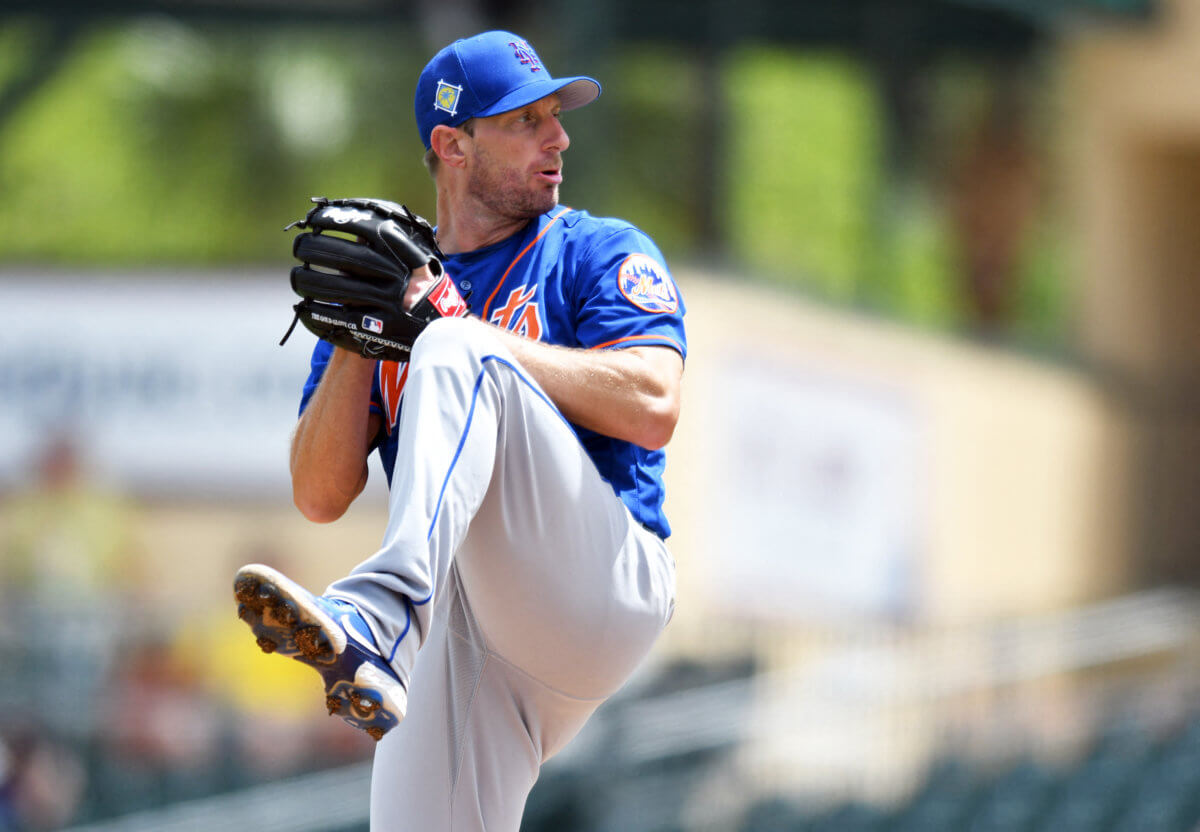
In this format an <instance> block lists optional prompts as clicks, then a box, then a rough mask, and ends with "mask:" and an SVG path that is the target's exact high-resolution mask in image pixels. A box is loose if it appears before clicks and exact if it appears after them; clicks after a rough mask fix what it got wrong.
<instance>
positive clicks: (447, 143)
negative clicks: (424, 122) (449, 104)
mask: <svg viewBox="0 0 1200 832" xmlns="http://www.w3.org/2000/svg"><path fill="white" fill-rule="evenodd" d="M470 140H471V137H470V135H468V134H467V132H466V131H465V130H460V129H459V128H457V127H448V126H446V125H445V124H439V125H437V126H435V127H434V128H433V132H432V133H431V134H430V136H429V144H430V147H431V149H432V150H433V152H434V153H436V154H437V156H438V159H440V160H441V162H442V164H443V165H449V166H450V167H452V168H461V167H463V166H464V165H465V164H466V161H467V153H466V148H465V147H464V144H465V143H466V142H469V141H470Z"/></svg>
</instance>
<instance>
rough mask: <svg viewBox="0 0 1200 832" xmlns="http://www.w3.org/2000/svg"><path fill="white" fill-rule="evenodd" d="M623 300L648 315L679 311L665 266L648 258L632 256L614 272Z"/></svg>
mask: <svg viewBox="0 0 1200 832" xmlns="http://www.w3.org/2000/svg"><path fill="white" fill-rule="evenodd" d="M617 283H618V285H619V287H620V289H621V294H622V295H624V296H625V299H626V300H628V301H629V302H630V303H632V304H633V305H634V306H636V307H637V308H638V309H644V310H645V311H647V312H655V313H670V312H674V311H676V310H677V309H679V291H678V290H677V289H676V288H675V281H674V280H672V279H671V275H670V274H668V273H667V268H666V266H664V265H662V264H661V263H659V262H658V261H657V260H655V259H654V258H653V257H650V256H649V255H647V254H631V255H629V256H628V257H626V258H625V262H624V263H622V264H621V268H620V269H619V270H618V271H617Z"/></svg>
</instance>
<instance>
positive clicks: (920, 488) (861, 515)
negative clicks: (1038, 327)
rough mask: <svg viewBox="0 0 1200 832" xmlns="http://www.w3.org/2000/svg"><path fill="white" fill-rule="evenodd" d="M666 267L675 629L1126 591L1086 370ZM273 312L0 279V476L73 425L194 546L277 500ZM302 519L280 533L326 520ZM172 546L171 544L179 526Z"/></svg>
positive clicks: (295, 366) (1116, 443) (209, 298)
mask: <svg viewBox="0 0 1200 832" xmlns="http://www.w3.org/2000/svg"><path fill="white" fill-rule="evenodd" d="M678 278H679V283H680V285H681V289H682V292H683V295H684V298H685V301H686V303H687V307H688V331H689V345H690V354H689V359H688V363H687V369H686V371H685V376H684V405H683V414H682V418H681V421H680V424H679V427H678V429H677V431H676V434H675V437H674V439H673V440H672V443H671V446H670V448H669V453H668V468H667V492H668V496H667V506H666V508H667V514H668V517H669V518H670V520H671V523H672V525H673V527H674V529H675V535H674V536H673V537H672V540H671V545H672V549H673V551H674V552H675V554H676V558H677V560H678V561H679V562H680V566H681V568H680V571H679V575H680V593H681V594H680V601H681V603H680V606H679V610H678V612H677V623H678V624H681V625H683V626H676V627H673V628H672V630H671V633H672V637H677V638H680V639H683V640H686V639H687V638H688V632H689V628H688V627H687V626H686V624H684V622H686V621H687V620H688V619H689V618H690V617H691V616H693V615H696V616H704V615H708V614H710V613H711V612H712V611H714V610H720V611H722V614H723V615H725V616H728V617H729V619H748V620H763V619H769V620H774V621H791V622H794V623H797V624H802V623H805V622H813V621H817V622H820V621H829V620H838V619H844V618H846V617H856V616H868V617H877V616H883V617H885V618H888V619H892V620H896V619H900V620H912V619H914V618H915V619H924V620H963V619H972V618H977V617H980V616H987V615H991V614H1013V613H1021V612H1025V611H1036V610H1043V609H1050V608H1055V607H1058V606H1061V605H1063V604H1076V603H1081V602H1086V601H1088V600H1091V599H1095V598H1099V597H1104V596H1106V595H1108V594H1110V593H1112V592H1115V591H1120V590H1121V589H1122V588H1123V586H1124V580H1125V577H1126V571H1125V566H1126V563H1127V559H1128V557H1129V556H1130V554H1129V551H1128V546H1129V544H1128V537H1129V535H1128V523H1129V519H1128V513H1129V512H1128V506H1129V503H1130V494H1129V488H1130V486H1129V482H1130V477H1129V475H1128V472H1129V462H1128V453H1127V450H1128V449H1127V431H1126V430H1125V427H1124V422H1123V418H1122V414H1121V410H1120V407H1119V403H1116V402H1113V401H1112V400H1110V399H1109V398H1108V397H1106V396H1105V395H1104V394H1103V393H1102V391H1100V390H1099V389H1098V387H1097V386H1096V385H1095V384H1094V382H1093V381H1092V380H1091V379H1089V378H1088V377H1086V376H1085V375H1083V374H1082V373H1080V372H1077V371H1073V370H1070V369H1067V368H1063V367H1055V366H1050V365H1047V364H1045V363H1041V362H1037V361H1033V360H1031V359H1027V358H1023V357H1020V356H1016V355H1013V354H1011V353H1008V352H1005V351H1002V350H997V349H989V348H983V347H978V346H972V345H969V344H966V343H964V342H962V341H959V340H956V339H951V338H945V337H934V336H930V335H926V334H921V333H916V332H913V331H911V330H909V329H906V328H903V327H899V326H895V325H891V324H888V323H885V322H881V321H879V320H872V319H868V318H864V317H862V316H858V315H854V314H850V313H846V312H841V311H838V310H834V309H830V308H827V307H823V306H820V305H816V304H812V303H809V302H806V301H803V300H801V299H798V298H796V297H794V296H790V295H786V294H782V293H779V292H773V291H771V290H768V289H764V288H761V287H747V286H746V285H745V284H744V283H741V282H740V281H735V280H733V279H730V278H724V277H721V276H718V275H702V274H695V273H690V272H681V273H680V274H679V275H678ZM292 302H293V296H292V293H291V291H290V289H289V288H288V285H287V280H286V275H285V274H283V273H265V272H263V273H254V274H231V273H226V274H220V273H217V274H205V273H198V272H187V273H175V272H159V273H151V272H147V273H138V274H134V275H132V276H119V275H116V274H106V273H101V274H89V275H87V276H74V277H73V276H67V275H62V274H51V273H40V272H39V273H34V272H20V271H16V270H8V271H5V272H0V309H3V310H5V312H6V324H5V326H4V327H0V356H2V359H3V360H2V361H0V489H3V490H8V489H13V488H17V487H19V486H20V485H21V484H22V483H25V482H27V481H28V480H29V478H30V477H31V475H32V474H31V471H32V466H33V465H34V463H35V461H36V459H37V457H38V454H39V453H40V451H41V450H42V448H43V447H44V446H45V443H46V442H47V441H49V440H50V439H52V438H53V437H55V436H56V435H57V434H58V433H59V432H61V431H69V432H70V433H71V434H72V435H73V436H74V437H75V438H76V439H77V440H78V446H79V448H80V450H81V453H82V457H83V462H84V463H85V465H86V468H87V470H88V472H89V473H90V474H91V475H92V476H93V478H95V479H97V480H99V481H100V482H102V483H105V484H109V485H112V486H115V487H118V488H121V489H123V490H128V491H130V492H131V493H133V494H135V495H138V496H143V497H153V498H166V499H167V500H169V501H172V502H174V503H175V504H176V506H180V505H186V504H187V503H188V502H189V501H190V502H195V501H196V500H203V501H205V502H208V503H209V505H208V506H207V507H206V508H205V509H204V510H203V511H200V510H198V509H193V510H192V511H191V512H190V514H189V512H188V511H178V510H176V511H175V512H174V514H173V517H174V518H175V519H174V520H172V524H171V525H172V527H175V526H179V524H183V525H186V524H187V522H188V521H187V517H188V516H192V515H194V516H195V517H197V518H200V517H203V518H205V519H204V520H203V522H202V525H204V526H205V527H206V528H204V529H200V528H197V529H196V530H195V535H194V537H195V538H196V539H200V538H201V537H202V536H203V535H205V534H208V533H211V532H212V531H213V529H212V528H211V527H212V524H213V523H214V522H217V521H216V520H215V519H214V518H213V516H212V512H213V511H215V510H217V509H218V506H219V505H220V504H221V502H222V501H224V502H225V503H229V504H236V503H237V502H238V501H245V500H247V499H249V500H251V503H252V504H255V505H258V506H260V510H265V508H266V506H265V505H264V503H273V504H275V505H276V506H277V507H278V510H279V511H280V512H284V513H285V514H288V516H290V515H292V514H295V512H294V510H292V509H290V508H289V507H288V503H289V502H290V489H289V484H288V475H287V446H288V441H289V438H290V435H291V431H292V428H293V426H294V424H295V418H296V407H297V402H298V397H299V391H300V388H301V385H302V384H303V381H304V379H305V377H306V374H307V369H308V357H309V353H310V351H311V348H312V345H313V343H314V340H315V339H314V337H313V336H312V335H311V334H310V333H308V332H307V331H305V330H304V329H303V327H300V328H298V329H297V330H296V332H295V333H294V334H293V336H292V339H291V340H290V341H289V342H288V343H287V345H286V346H284V347H279V346H278V344H277V342H278V341H279V338H280V337H281V336H282V334H283V332H284V331H285V330H286V328H287V326H288V324H289V323H290V319H291V316H290V305H291V303H292ZM372 464H373V465H374V463H372ZM368 489H369V492H368V496H367V497H366V499H364V500H362V501H360V502H362V503H363V504H364V505H367V506H374V507H375V509H377V510H378V509H381V508H382V506H383V502H384V501H383V499H382V497H383V477H382V476H381V475H380V474H379V472H378V470H377V469H376V471H375V472H374V473H373V475H372V477H371V484H370V485H369V486H368ZM0 493H2V492H0ZM214 500H215V501H216V503H215V504H214V502H213V501H214ZM357 516H358V517H359V519H360V520H361V522H362V524H363V525H364V527H370V528H371V530H372V531H371V533H370V536H371V537H373V536H374V535H376V534H378V533H380V532H381V530H382V521H381V520H380V521H378V522H377V521H376V520H375V518H373V517H372V518H369V520H368V518H367V517H366V515H365V514H363V513H360V514H359V515H357ZM296 522H297V525H298V526H299V527H302V528H300V529H299V530H298V531H297V532H296V534H297V539H298V540H300V541H303V540H308V539H313V540H316V539H318V538H320V537H321V536H322V534H323V533H322V532H318V531H317V528H318V527H315V526H313V525H312V524H306V523H303V522H302V521H299V520H297V521H296ZM355 522H358V521H356V520H355V518H353V517H348V518H347V519H345V520H343V521H341V522H339V523H338V524H334V528H331V529H329V530H328V533H329V535H333V536H335V537H336V535H337V529H338V528H339V527H340V528H343V529H344V528H345V527H346V526H347V524H353V523H355ZM197 523H198V524H201V521H199V520H197ZM218 525H219V523H218ZM172 534H173V537H172V538H171V540H172V542H171V544H170V547H169V548H173V549H174V548H178V546H179V545H181V544H180V543H179V541H185V542H186V541H187V540H188V539H190V537H189V534H188V533H185V532H184V531H183V530H182V529H177V530H176V532H173V533H172ZM364 554H365V553H364ZM347 557H349V556H347ZM357 558H358V556H357V555H356V556H355V561H356V560H357ZM355 561H350V563H349V564H348V565H352V564H353V562H355ZM709 633H710V635H711V630H710V631H709ZM710 635H709V636H705V639H706V641H705V643H703V644H697V645H696V647H697V649H703V650H712V649H713V645H712V644H711V643H709V642H708V641H707V639H709V638H710ZM680 646H684V645H682V644H681V645H680Z"/></svg>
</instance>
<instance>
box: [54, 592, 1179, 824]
mask: <svg viewBox="0 0 1200 832" xmlns="http://www.w3.org/2000/svg"><path fill="white" fill-rule="evenodd" d="M789 638H790V639H791V640H792V641H794V644H792V645H791V647H792V648H794V649H792V650H788V649H782V650H780V651H779V652H778V655H780V656H785V657H786V656H787V655H789V653H790V654H792V655H794V656H795V657H796V658H795V660H794V661H791V662H789V661H787V660H785V659H781V664H780V666H779V667H775V668H769V667H768V668H765V669H762V670H761V671H760V672H758V673H753V674H751V675H743V676H740V677H737V678H729V679H724V680H722V681H718V682H715V683H711V684H702V685H699V686H696V687H692V688H687V689H682V690H673V691H670V692H666V693H657V694H656V693H652V692H651V691H652V690H653V689H654V688H655V686H656V684H655V680H645V679H643V680H639V682H638V683H637V684H635V685H633V686H631V689H630V690H629V691H626V692H625V693H623V694H621V695H619V696H618V697H616V698H615V699H614V700H613V701H611V702H610V703H608V704H607V705H606V706H605V707H603V708H602V709H601V710H600V711H599V712H598V713H597V714H596V716H595V718H594V719H593V720H592V721H591V722H589V724H588V725H587V726H586V727H585V729H584V731H583V733H582V734H581V735H580V737H579V738H578V739H577V740H576V742H575V743H573V744H572V745H571V746H569V747H568V749H567V750H566V751H565V752H564V753H563V754H562V755H560V756H559V757H558V758H556V759H555V760H553V761H551V763H550V764H549V765H548V766H547V767H546V770H545V772H544V775H543V778H542V781H541V782H540V783H539V785H538V787H537V788H535V791H534V794H533V795H532V796H531V800H530V808H529V812H528V814H527V824H526V825H527V827H528V828H529V829H538V828H545V829H551V828H556V827H555V826H554V824H555V823H561V822H563V821H562V818H563V817H564V815H563V813H564V812H568V814H569V812H570V811H573V812H574V813H575V815H574V816H577V817H578V818H586V819H587V820H586V822H585V821H583V820H576V821H574V822H575V823H577V824H579V825H578V826H572V827H570V828H579V829H596V830H600V829H604V830H609V829H612V830H616V829H622V830H636V829H647V830H649V829H660V828H666V827H664V824H666V825H667V826H669V827H670V828H679V829H697V830H699V829H709V828H714V829H715V828H737V823H738V821H737V819H738V818H739V817H741V816H742V815H743V813H745V812H746V810H747V807H748V806H750V805H751V804H752V803H755V802H761V801H762V800H764V799H770V798H771V797H772V796H781V795H782V796H786V797H787V798H788V799H794V800H799V801H801V802H803V803H804V804H805V805H810V806H815V807H819V806H822V805H834V804H836V803H837V802H838V801H847V800H856V801H858V800H861V801H866V802H869V803H872V804H874V805H879V806H888V805H898V804H899V803H900V802H901V801H903V800H905V799H908V798H909V797H910V796H911V795H912V794H913V793H914V792H915V791H916V790H917V789H918V788H919V787H920V785H921V784H922V783H923V782H924V779H925V778H926V777H927V775H928V773H929V771H930V769H931V767H933V766H935V765H936V764H938V763H939V761H941V760H944V759H946V758H947V757H948V756H955V757H957V758H961V759H967V760H971V761H972V762H973V763H974V764H976V765H978V766H980V767H981V770H985V771H986V770H989V767H990V769H991V770H1000V769H1002V768H1003V767H1005V766H1007V765H1010V764H1012V763H1013V761H1014V760H1019V759H1023V758H1032V759H1043V760H1049V761H1053V760H1060V761H1061V760H1070V759H1072V758H1079V757H1080V756H1082V755H1083V754H1084V753H1086V751H1087V749H1088V748H1089V747H1090V746H1091V745H1094V743H1095V742H1096V741H1097V738H1099V737H1103V736H1104V735H1106V734H1107V733H1109V732H1111V731H1112V730H1113V728H1114V726H1126V727H1128V726H1134V727H1136V728H1137V729H1138V730H1142V731H1146V732H1149V733H1150V734H1152V735H1155V736H1158V735H1161V734H1162V732H1164V731H1167V732H1169V731H1170V730H1172V726H1173V725H1176V724H1179V723H1181V721H1183V720H1185V719H1187V718H1193V719H1194V718H1195V715H1196V713H1197V706H1198V705H1200V697H1198V694H1200V672H1198V670H1200V599H1198V598H1197V596H1196V595H1195V594H1194V593H1190V592H1186V591H1182V590H1175V589H1163V590H1155V591H1149V592H1144V593H1140V594H1137V595H1131V596H1128V597H1124V598H1119V599H1115V600H1112V601H1108V602H1105V603H1101V604H1096V605H1093V606H1088V607H1085V608H1081V609H1076V610H1069V611H1064V612H1058V613H1053V614H1046V615H1042V616H1035V617H1027V618H1020V619H1012V620H1005V621H998V622H995V623H992V624H987V625H976V626H962V627H955V628H947V629H943V630H933V631H930V630H924V629H918V628H879V629H863V628H851V629H846V630H839V631H836V632H825V633H822V634H819V635H813V634H811V633H805V634H793V635H791V636H790V637H789ZM671 673H672V669H671V668H670V667H669V666H668V667H665V668H662V669H661V671H660V677H661V678H660V679H659V680H658V681H659V682H663V683H666V684H663V685H659V687H669V681H670V680H669V677H670V674H671ZM717 772H719V773H720V774H719V776H718V775H716V774H715V773H717ZM714 778H717V779H719V780H720V781H721V782H722V783H723V786H722V787H721V788H713V786H712V783H713V781H714ZM368 780H369V766H368V765H366V764H358V765H353V766H349V767H344V768H340V769H336V770H333V771H327V772H322V773H316V774H312V775H307V776H305V777H302V778H297V779H292V780H289V781H286V782H280V783H270V784H266V785H261V786H258V787H255V788H252V789H247V790H243V791H240V792H236V793H233V794H227V795H224V796H216V797H210V798H205V799H203V800H197V801H191V802H186V803H183V804H180V805H177V806H173V807H166V808H162V809H159V810H156V811H153V812H144V813H141V814H135V815H131V816H129V817H128V818H125V819H118V820H113V821H108V822H105V823H100V824H95V825H91V826H82V827H76V832H84V830H86V831H87V832H140V830H151V829H154V830H173V829H201V828H203V829H219V828H234V827H235V826H240V825H244V824H246V823H252V824H253V825H254V826H255V828H257V829H260V830H270V829H284V828H286V829H290V830H306V829H311V830H318V829H320V830H334V829H347V830H349V829H355V828H365V823H366V811H367V797H366V795H367V782H368ZM568 810H569V811H568ZM555 818H557V819H558V820H553V819H555ZM539 824H541V825H539ZM564 828H565V827H564Z"/></svg>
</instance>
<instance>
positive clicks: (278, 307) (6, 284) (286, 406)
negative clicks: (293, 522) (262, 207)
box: [0, 272, 315, 499]
mask: <svg viewBox="0 0 1200 832" xmlns="http://www.w3.org/2000/svg"><path fill="white" fill-rule="evenodd" d="M292 302H293V296H292V293H291V290H290V289H289V288H288V285H287V280H286V277H284V278H282V279H280V277H279V276H278V275H274V276H267V275H262V276H257V275H256V276H254V277H253V278H246V277H242V276H235V275H211V274H202V273H194V274H192V273H189V274H175V273H162V274H155V273H145V274H137V275H136V276H134V277H120V276H117V275H109V274H99V275H88V276H86V278H73V277H68V276H63V275H55V274H42V273H38V274H23V273H20V272H15V273H14V272H9V273H4V274H0V308H2V309H4V310H5V311H6V317H7V320H8V323H7V324H6V325H5V326H4V327H0V356H2V357H3V358H2V361H0V483H2V484H3V485H5V486H7V487H12V486H14V485H17V484H19V483H20V482H21V481H22V480H24V479H25V478H27V477H28V476H29V475H30V473H29V472H30V469H31V468H32V466H33V465H35V464H36V459H37V457H38V455H39V453H40V452H41V450H42V448H43V447H44V446H45V444H46V443H47V442H48V441H50V440H52V439H53V438H55V437H56V436H58V435H60V434H62V433H63V432H67V433H69V434H70V435H71V436H73V437H74V438H75V440H76V444H77V450H78V451H79V452H80V458H81V461H82V462H83V464H84V465H85V467H86V469H87V470H88V471H89V472H90V473H91V474H92V475H93V476H95V477H97V478H99V479H101V480H102V481H105V482H108V483H111V484H113V485H116V486H120V487H122V488H127V489H130V490H132V491H133V492H135V493H138V494H144V495H166V496H215V497H220V496H242V495H257V496H263V497H268V498H279V499H287V495H288V494H289V488H288V481H287V445H288V441H289V437H290V432H291V429H292V426H293V425H294V423H295V419H296V413H297V403H298V396H299V390H300V388H301V386H302V384H303V383H304V379H305V377H306V375H307V368H308V354H309V352H310V351H311V349H312V345H313V343H314V341H315V338H314V337H313V336H312V335H311V334H309V333H308V332H307V331H306V330H305V329H304V328H303V327H298V328H297V330H296V332H295V333H293V335H292V338H291V339H290V340H289V341H288V343H287V344H286V345H285V346H283V347H280V346H278V341H279V339H280V338H281V337H282V336H283V333H284V331H285V330H286V328H287V326H288V324H289V322H290V320H291V316H290V314H289V312H290V305H291V303H292Z"/></svg>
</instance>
